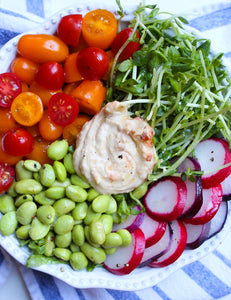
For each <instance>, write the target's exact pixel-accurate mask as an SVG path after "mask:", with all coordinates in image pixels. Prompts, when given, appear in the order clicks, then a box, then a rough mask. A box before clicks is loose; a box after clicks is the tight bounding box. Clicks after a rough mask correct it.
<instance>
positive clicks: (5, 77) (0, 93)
mask: <svg viewBox="0 0 231 300" xmlns="http://www.w3.org/2000/svg"><path fill="white" fill-rule="evenodd" d="M21 92H22V85H21V81H20V79H19V78H18V76H17V75H16V74H14V73H10V72H7V73H2V74H0V106H1V107H10V106H11V103H12V102H13V100H14V98H15V97H16V96H18V95H19V94H20V93H21Z"/></svg>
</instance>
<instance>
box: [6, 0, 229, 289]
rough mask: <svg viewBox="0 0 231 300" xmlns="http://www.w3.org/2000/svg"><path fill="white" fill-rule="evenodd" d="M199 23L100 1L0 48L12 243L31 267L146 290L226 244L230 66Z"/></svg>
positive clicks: (75, 280) (83, 284)
mask: <svg viewBox="0 0 231 300" xmlns="http://www.w3.org/2000/svg"><path fill="white" fill-rule="evenodd" d="M186 23H187V21H186V20H185V19H184V18H182V17H180V16H176V15H172V14H171V13H161V12H160V10H159V8H158V7H156V6H155V5H147V6H145V5H140V6H139V7H137V6H130V7H126V10H123V8H122V7H121V6H120V4H119V3H118V6H113V7H112V6H111V5H109V6H106V5H104V7H100V5H99V4H96V3H95V4H94V5H93V6H91V7H90V6H89V7H86V6H85V5H83V6H78V7H71V8H67V9H66V10H65V11H62V12H60V13H57V14H56V15H54V16H52V17H51V18H50V19H48V20H46V22H45V23H44V24H42V25H41V26H39V27H38V28H37V29H35V30H33V31H32V32H29V33H26V34H22V35H20V36H17V37H15V38H14V39H12V40H10V41H9V42H8V43H7V44H6V45H5V46H4V47H3V48H2V49H1V51H0V60H1V66H0V71H1V75H0V86H1V88H0V94H1V100H0V102H1V108H0V109H1V111H0V113H1V119H2V120H3V121H0V127H1V149H0V162H1V176H2V178H6V180H5V181H2V183H1V196H0V216H1V221H0V231H1V235H0V244H1V246H2V247H3V248H4V249H5V250H6V251H7V252H8V253H9V254H10V255H11V256H12V257H14V258H15V259H16V260H18V261H19V262H20V263H22V264H24V265H26V266H27V267H30V268H35V269H37V270H40V271H42V272H45V273H47V274H50V275H53V276H55V277H57V278H59V279H61V280H63V281H65V282H66V283H68V284H70V285H72V286H75V287H78V288H88V287H104V288H111V289H119V290H138V289H143V288H146V287H150V286H153V285H155V284H156V283H158V282H159V281H160V280H162V279H164V278H166V277H167V276H169V275H170V274H172V273H173V272H175V271H176V270H178V269H179V268H181V267H183V266H185V265H187V264H189V263H191V262H193V261H195V260H197V259H200V258H202V257H203V256H205V255H207V254H208V253H210V252H211V251H213V250H214V249H215V248H216V247H217V246H218V245H219V244H220V243H221V241H222V240H223V239H224V238H225V236H226V235H227V232H228V231H229V229H230V226H231V221H230V219H231V218H230V205H229V202H228V200H229V198H230V194H231V188H230V177H231V175H230V174H231V152H230V141H231V134H230V133H231V132H230V119H231V115H230V108H231V106H230V93H231V82H230V78H229V73H228V71H229V70H228V69H227V68H226V67H225V66H224V60H223V57H222V54H216V53H214V52H213V51H212V49H211V45H210V41H208V40H206V39H204V38H203V37H201V36H200V34H198V33H197V32H195V30H193V29H192V28H190V27H188V26H187V24H186ZM91 30H93V32H92V31H91ZM101 33H102V36H103V37H102V36H101ZM47 45H48V46H47ZM89 95H90V96H89ZM5 120H7V122H6V121H5ZM106 122H107V123H106ZM112 122H114V123H112ZM92 124H93V125H92ZM98 124H100V126H99V125H98ZM105 124H106V125H105ZM108 124H110V125H108ZM112 124H113V127H112ZM124 124H125V125H126V126H125V125H124ZM134 124H135V125H134ZM96 126H98V127H97V130H96ZM114 127H116V128H117V129H119V131H116V133H114V134H113V130H114V129H113V128H114ZM125 127H126V130H125ZM141 127H142V130H140V128H141ZM102 128H106V129H102ZM118 136H119V139H118V140H117V137H118ZM125 136H126V138H127V137H128V136H129V140H127V139H125ZM21 137H23V139H22V138H21ZM124 139H125V140H126V142H124V144H122V142H121V141H122V140H124ZM87 142H88V143H87ZM128 144H129V147H127V148H126V145H128ZM99 145H100V147H99ZM118 145H119V146H118ZM133 146H134V150H132V151H134V152H129V151H130V150H131V147H133ZM79 149H81V151H80V150H79ZM83 149H84V150H83ZM118 149H119V150H118ZM150 149H151V150H152V151H151V154H150V152H149V151H150ZM93 150H94V151H93ZM118 151H119V152H118ZM96 152H97V155H98V156H97V159H96V158H94V155H96ZM137 153H138V155H137ZM86 157H87V158H86ZM103 157H104V158H105V157H106V161H104V160H103ZM93 158H94V159H93ZM93 160H94V163H95V161H96V164H95V165H92V162H93ZM138 160H140V162H139V163H140V164H138ZM108 161H109V163H110V165H108ZM75 163H78V166H76V164H75ZM145 164H149V165H150V164H151V171H147V172H146V173H145V174H141V173H142V171H143V170H144V169H145V170H146V169H148V168H145ZM86 166H87V167H86ZM109 166H110V167H109ZM137 166H138V167H137ZM114 167H115V169H113V168H114ZM101 168H102V170H103V171H102V173H100V170H101ZM95 169H97V176H90V177H89V173H90V174H91V175H92V174H95V173H94V172H95ZM89 170H90V171H89ZM112 170H113V172H112ZM115 170H116V171H115ZM124 170H126V171H124ZM127 170H128V173H126V172H127ZM98 171H99V173H98ZM135 171H136V172H135ZM124 173H125V174H126V176H122V175H121V174H124ZM6 174H7V176H6V177H3V176H5V175H6ZM108 174H109V175H108ZM99 176H100V177H99ZM138 177H139V179H140V178H141V179H140V181H137V182H138V183H136V184H135V185H131V186H128V185H127V183H128V182H130V178H131V182H134V180H135V179H136V180H137V178H138ZM128 178H129V179H128ZM108 181H109V183H111V186H113V189H111V186H110V189H109V188H108V189H107V188H105V186H107V183H108ZM117 181H118V182H117ZM115 182H117V185H114V183H115Z"/></svg>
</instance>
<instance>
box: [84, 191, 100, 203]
mask: <svg viewBox="0 0 231 300" xmlns="http://www.w3.org/2000/svg"><path fill="white" fill-rule="evenodd" d="M97 196H99V193H98V192H97V191H96V190H95V189H94V188H90V189H89V190H88V195H87V200H88V201H93V200H94V199H95V198H96V197H97Z"/></svg>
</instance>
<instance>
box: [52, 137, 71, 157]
mask: <svg viewBox="0 0 231 300" xmlns="http://www.w3.org/2000/svg"><path fill="white" fill-rule="evenodd" d="M68 147H69V145H68V142H67V141H66V140H56V141H54V142H53V143H51V144H50V146H49V147H48V149H47V155H48V157H49V158H51V159H53V160H61V159H63V158H64V157H65V155H66V154H67V152H68Z"/></svg>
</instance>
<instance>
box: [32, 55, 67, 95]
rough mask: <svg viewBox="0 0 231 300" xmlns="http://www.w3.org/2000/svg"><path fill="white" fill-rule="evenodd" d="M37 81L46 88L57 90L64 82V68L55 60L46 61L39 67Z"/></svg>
mask: <svg viewBox="0 0 231 300" xmlns="http://www.w3.org/2000/svg"><path fill="white" fill-rule="evenodd" d="M35 81H36V82H37V83H38V84H39V85H41V86H42V87H44V88H46V89H49V90H52V91H57V90H59V89H61V88H62V87H63V84H64V71H63V68H62V67H61V65H60V64H58V63H57V62H55V61H48V62H45V63H44V64H42V65H40V67H39V68H38V71H37V72H36V74H35Z"/></svg>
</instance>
